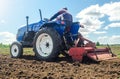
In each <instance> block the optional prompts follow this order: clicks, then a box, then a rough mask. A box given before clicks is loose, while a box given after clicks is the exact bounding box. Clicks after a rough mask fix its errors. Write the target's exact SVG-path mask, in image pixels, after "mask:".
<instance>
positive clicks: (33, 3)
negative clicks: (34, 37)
mask: <svg viewBox="0 0 120 79" xmlns="http://www.w3.org/2000/svg"><path fill="white" fill-rule="evenodd" d="M64 7H67V8H68V10H69V13H71V14H72V15H73V20H74V22H77V21H78V22H80V23H81V24H83V25H84V27H85V28H80V29H79V32H80V33H81V34H82V35H83V36H84V37H86V38H88V39H90V40H91V41H93V42H97V41H98V42H100V44H120V0H0V43H4V44H11V43H12V42H13V41H15V40H16V34H17V30H18V29H19V28H20V27H21V26H23V25H25V24H26V19H25V17H26V16H29V24H31V23H35V22H38V21H40V17H39V11H38V9H41V10H42V16H43V18H50V17H51V16H52V15H53V14H54V13H56V12H57V11H59V10H60V9H61V8H64Z"/></svg>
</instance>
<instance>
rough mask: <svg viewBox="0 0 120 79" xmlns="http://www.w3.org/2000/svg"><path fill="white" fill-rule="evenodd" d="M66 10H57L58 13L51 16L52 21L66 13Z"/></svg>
mask: <svg viewBox="0 0 120 79" xmlns="http://www.w3.org/2000/svg"><path fill="white" fill-rule="evenodd" d="M64 12H65V11H64V10H61V11H59V12H57V13H56V14H54V15H53V16H52V17H51V18H50V21H52V20H53V19H55V18H57V16H59V15H60V14H62V13H64Z"/></svg>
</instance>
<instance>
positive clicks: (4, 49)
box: [0, 45, 120, 58]
mask: <svg viewBox="0 0 120 79" xmlns="http://www.w3.org/2000/svg"><path fill="white" fill-rule="evenodd" d="M97 47H98V48H104V47H106V46H97ZM110 47H111V50H112V52H113V53H114V54H116V55H117V56H118V57H119V58H120V45H112V46H110ZM0 54H3V55H9V54H10V45H0ZM23 54H24V55H34V52H33V49H32V48H24V53H23Z"/></svg>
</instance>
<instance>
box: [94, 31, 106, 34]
mask: <svg viewBox="0 0 120 79" xmlns="http://www.w3.org/2000/svg"><path fill="white" fill-rule="evenodd" d="M93 33H94V34H105V33H107V32H106V31H95V32H93Z"/></svg>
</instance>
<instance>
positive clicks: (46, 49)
mask: <svg viewBox="0 0 120 79" xmlns="http://www.w3.org/2000/svg"><path fill="white" fill-rule="evenodd" d="M60 43H61V40H60V37H59V34H58V33H57V32H56V30H54V29H52V28H43V29H41V30H40V31H39V32H38V33H37V34H36V36H35V39H34V44H33V48H34V52H35V55H36V57H37V58H38V59H40V60H45V61H53V60H54V59H55V58H57V57H58V55H59V51H60Z"/></svg>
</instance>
